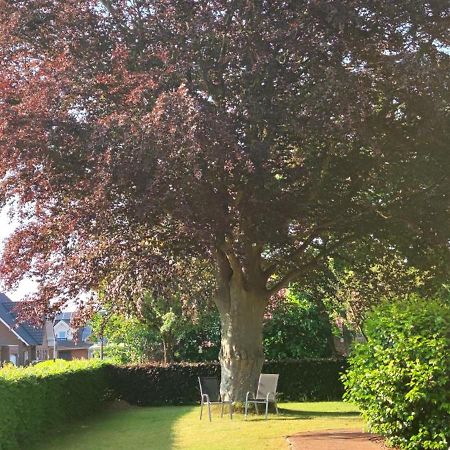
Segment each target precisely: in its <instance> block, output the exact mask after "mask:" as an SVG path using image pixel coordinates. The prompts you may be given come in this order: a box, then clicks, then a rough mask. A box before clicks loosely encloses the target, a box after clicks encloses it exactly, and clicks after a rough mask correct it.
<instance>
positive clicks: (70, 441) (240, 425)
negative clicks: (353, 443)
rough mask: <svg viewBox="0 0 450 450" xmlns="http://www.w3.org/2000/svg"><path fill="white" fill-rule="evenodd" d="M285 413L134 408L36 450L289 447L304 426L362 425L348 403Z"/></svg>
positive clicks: (290, 408)
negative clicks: (266, 417) (288, 440)
mask: <svg viewBox="0 0 450 450" xmlns="http://www.w3.org/2000/svg"><path fill="white" fill-rule="evenodd" d="M279 406H280V409H281V411H280V415H279V416H276V415H269V420H268V421H265V420H263V416H259V417H256V416H254V415H252V416H250V419H249V420H247V421H244V418H243V415H242V414H235V415H234V416H233V420H232V421H230V419H229V416H224V418H223V419H221V418H220V415H219V413H218V410H214V411H213V421H212V422H211V423H210V422H209V421H208V419H207V414H206V418H205V416H204V418H203V420H202V421H200V420H199V411H200V408H199V407H195V406H167V407H160V408H156V407H148V408H138V407H130V408H127V409H124V410H120V411H108V412H105V413H102V414H101V415H99V416H97V417H96V418H94V419H90V420H86V421H83V422H77V423H76V424H72V425H68V426H67V428H65V429H62V430H60V431H58V432H57V433H55V434H54V435H53V437H52V438H51V439H50V440H48V441H47V442H46V443H45V444H42V445H40V446H39V447H35V449H36V450H61V449H64V450H138V449H139V450H144V449H145V450H147V449H148V450H150V449H151V450H169V449H171V450H172V449H173V450H176V449H179V450H203V449H204V450H211V449H212V450H234V449H236V450H237V449H239V450H241V449H267V450H276V449H287V448H288V445H287V443H286V439H285V437H286V436H288V435H291V434H294V433H296V432H299V431H309V430H320V429H330V428H355V427H356V428H361V429H362V427H363V421H362V419H361V418H360V416H359V414H358V410H357V409H356V408H355V407H354V406H352V405H348V404H345V403H342V402H318V403H281V404H280V405H279Z"/></svg>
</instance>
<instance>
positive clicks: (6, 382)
mask: <svg viewBox="0 0 450 450" xmlns="http://www.w3.org/2000/svg"><path fill="white" fill-rule="evenodd" d="M110 374H111V372H110V371H109V370H108V366H107V365H105V364H103V363H101V362H100V361H98V360H90V361H86V360H77V361H71V362H68V361H62V360H57V361H56V362H54V361H46V362H43V363H40V364H37V365H36V366H32V367H27V368H18V367H14V366H7V367H4V368H3V369H0V450H12V449H17V448H26V444H27V443H29V442H32V441H33V442H34V441H36V440H37V439H39V437H40V436H45V435H46V432H45V431H46V430H47V431H48V430H52V429H53V428H54V427H55V426H58V425H61V424H62V423H65V422H66V421H67V420H69V419H74V418H79V417H84V416H86V415H88V414H91V413H92V412H94V411H96V410H98V409H99V408H100V407H101V406H102V404H103V402H104V401H105V400H106V399H107V398H108V395H109V393H110V392H111V390H110V378H109V376H110Z"/></svg>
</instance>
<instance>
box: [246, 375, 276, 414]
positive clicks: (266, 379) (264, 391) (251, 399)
mask: <svg viewBox="0 0 450 450" xmlns="http://www.w3.org/2000/svg"><path fill="white" fill-rule="evenodd" d="M278 377H279V374H277V373H262V374H261V375H260V376H259V381H258V389H257V391H256V395H254V394H253V393H252V392H247V395H246V396H245V419H247V412H248V404H249V403H253V404H254V405H255V410H256V413H258V403H263V404H265V405H266V420H267V414H268V412H269V402H272V403H273V404H274V405H275V410H276V412H277V414H278V407H277V385H278Z"/></svg>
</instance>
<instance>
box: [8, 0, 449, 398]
mask: <svg viewBox="0 0 450 450" xmlns="http://www.w3.org/2000/svg"><path fill="white" fill-rule="evenodd" d="M448 18H449V10H448V3H447V2H446V1H440V0H436V1H431V0H430V1H417V2H411V1H406V0H404V1H403V0H400V1H395V2H392V1H387V0H386V1H383V0H381V1H377V2H373V1H368V0H354V1H350V0H349V1H319V0H309V1H306V0H305V1H303V0H292V1H281V0H273V1H267V0H235V1H232V0H203V1H202V0H103V1H100V0H96V1H95V0H76V1H75V0H64V1H63V0H60V1H58V0H30V1H18V0H14V1H13V0H0V180H1V184H0V202H1V203H2V204H4V203H5V202H7V201H9V200H14V201H15V202H16V203H15V204H16V209H17V210H18V211H20V214H21V218H22V220H23V225H22V226H21V228H20V229H18V230H17V232H16V233H15V234H14V235H13V236H12V237H11V238H10V239H9V241H8V243H7V246H6V249H5V252H4V254H3V256H2V260H1V266H0V273H1V276H2V278H3V281H4V283H5V285H6V286H7V287H11V286H14V285H15V284H16V283H17V282H18V281H19V280H20V279H22V278H23V277H25V276H33V277H35V278H36V279H37V280H38V282H39V286H40V288H39V291H38V293H37V294H36V296H35V297H33V300H34V302H33V303H30V304H29V306H31V305H32V308H34V309H35V310H36V311H37V310H39V311H41V312H43V311H47V310H48V308H49V304H50V302H51V301H54V300H58V302H59V303H58V305H61V304H63V303H64V302H66V301H68V300H72V299H73V298H75V297H76V296H77V295H78V294H79V292H83V291H84V292H90V291H94V292H96V291H99V290H101V291H102V292H104V293H105V295H106V296H107V297H108V298H110V299H111V298H113V299H114V301H115V302H116V303H117V304H118V305H127V304H129V303H133V302H135V301H136V299H138V298H139V293H140V292H142V290H152V291H154V292H155V294H157V295H164V292H165V291H166V290H167V289H171V290H173V289H175V288H176V287H177V286H180V284H181V285H182V286H183V287H186V286H187V285H188V280H193V281H197V280H199V279H201V274H200V275H198V274H197V275H196V276H192V272H193V269H192V268H193V267H203V266H202V264H203V263H204V262H205V261H209V262H210V267H212V268H215V270H216V272H217V283H216V287H217V292H216V296H215V298H216V303H217V305H218V307H219V311H220V313H221V317H222V324H223V327H224V331H223V342H222V354H221V358H222V368H223V370H224V372H223V375H224V376H225V377H224V378H226V377H231V378H233V377H234V380H235V381H234V383H238V381H236V380H238V379H240V380H241V381H242V379H243V378H242V377H241V376H240V375H238V373H240V371H243V373H244V372H245V371H247V373H249V372H252V373H256V372H257V371H258V367H260V365H261V364H262V353H261V352H262V345H260V344H259V343H256V344H255V342H256V341H258V340H259V339H260V330H259V327H260V324H261V323H262V316H263V312H261V309H262V310H263V309H264V306H265V304H266V303H267V301H268V298H269V297H270V295H272V294H274V293H276V292H277V291H279V290H280V289H282V288H284V287H286V286H287V285H288V284H289V282H291V281H294V280H298V279H300V280H301V279H302V278H306V277H307V276H308V273H309V271H310V270H315V271H317V270H318V268H319V269H320V267H321V265H322V264H323V261H324V260H325V259H326V257H327V256H328V255H331V254H334V253H335V252H337V251H340V250H341V251H345V249H346V248H351V247H348V246H349V245H350V246H351V245H353V243H355V242H362V241H364V240H367V241H370V243H371V244H370V245H371V248H372V247H374V246H376V244H377V243H379V244H380V245H383V246H384V248H386V245H391V246H392V247H393V248H395V249H396V251H399V252H402V253H403V254H404V255H406V256H408V257H409V258H416V259H417V258H420V259H421V260H422V261H425V260H426V256H427V255H428V254H429V253H428V252H429V249H431V248H434V249H436V248H438V249H441V251H444V252H445V251H446V250H447V245H448V239H449V220H448V219H449V216H448V194H449V184H448V174H449V173H450V170H449V169H450V167H449V153H448V152H449V130H450V127H449V120H448V119H449V117H448V114H449V102H448V101H449V73H450V70H449V69H450V64H449V59H450V57H449V51H448V49H449V45H450V42H449V35H448ZM200 262H201V263H200ZM194 272H195V273H197V271H196V270H194ZM180 281H181V283H180ZM249 305H250V306H249ZM239 317H240V318H239ZM249 319H251V320H250V321H251V322H252V323H253V322H254V327H255V330H253V331H251V330H249V329H245V328H246V325H245V323H247V324H248V322H249ZM249 328H251V327H249ZM244 329H245V331H244ZM236 330H240V331H236ZM233 333H235V334H233ZM244 335H245V336H247V337H248V341H249V342H247V341H246V338H244V337H243V336H244ZM250 335H251V336H252V337H250ZM230 336H231V337H230ZM230 339H231V341H230ZM250 341H252V342H253V344H251V343H250ZM239 361H241V362H242V361H247V362H248V361H250V362H252V361H253V363H254V364H253V363H248V364H247V365H246V366H245V364H244V366H245V367H246V368H242V367H243V366H242V367H241V363H240V362H239ZM255 361H256V362H255ZM242 364H243V363H242ZM252 364H253V365H252ZM230 374H231V375H230ZM250 378H251V380H253V378H254V375H252V376H251V377H250ZM252 382H253V381H252ZM239 383H240V385H241V388H242V389H241V388H238V387H236V386H237V384H235V385H234V387H233V386H232V387H231V389H232V391H233V392H235V393H236V395H237V396H239V395H241V391H242V390H243V389H244V387H245V388H246V387H248V383H247V384H246V382H239ZM239 383H238V384H239ZM231 384H232V383H231ZM244 385H245V386H244ZM222 387H226V386H225V385H223V386H222ZM239 389H241V390H239Z"/></svg>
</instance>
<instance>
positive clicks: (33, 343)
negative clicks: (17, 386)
mask: <svg viewBox="0 0 450 450" xmlns="http://www.w3.org/2000/svg"><path fill="white" fill-rule="evenodd" d="M15 307H16V303H15V302H12V301H11V300H10V299H9V298H8V297H6V295H4V294H1V293H0V363H3V362H12V363H13V364H16V365H20V366H23V365H27V364H29V363H31V362H32V361H35V360H45V359H52V358H53V357H54V347H55V340H54V338H53V330H52V323H51V322H49V321H47V322H46V323H45V324H44V326H41V327H35V326H33V325H31V324H28V323H21V324H17V320H16V319H17V316H16V313H15Z"/></svg>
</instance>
